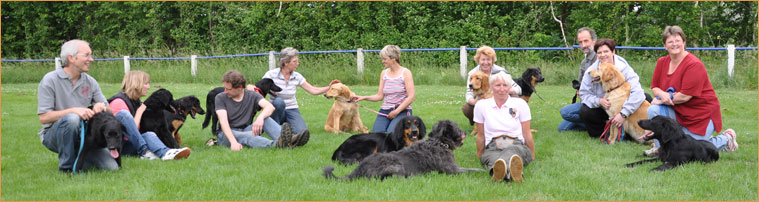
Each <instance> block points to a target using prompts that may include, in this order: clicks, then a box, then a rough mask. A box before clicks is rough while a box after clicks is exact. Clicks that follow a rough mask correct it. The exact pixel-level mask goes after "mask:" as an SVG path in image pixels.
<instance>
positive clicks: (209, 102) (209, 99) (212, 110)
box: [203, 87, 224, 129]
mask: <svg viewBox="0 0 759 202" xmlns="http://www.w3.org/2000/svg"><path fill="white" fill-rule="evenodd" d="M223 91H224V88H223V87H217V88H214V89H213V90H211V91H209V92H208V95H206V111H208V113H207V114H206V118H205V119H204V120H203V129H205V128H206V127H208V124H210V123H211V121H216V120H211V118H214V119H215V118H216V104H215V103H216V102H215V99H216V95H217V94H219V93H221V92H223Z"/></svg>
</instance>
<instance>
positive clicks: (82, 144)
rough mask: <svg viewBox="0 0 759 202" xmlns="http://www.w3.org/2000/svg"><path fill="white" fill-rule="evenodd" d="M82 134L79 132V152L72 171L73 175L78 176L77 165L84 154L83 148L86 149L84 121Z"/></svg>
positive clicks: (81, 129) (81, 128)
mask: <svg viewBox="0 0 759 202" xmlns="http://www.w3.org/2000/svg"><path fill="white" fill-rule="evenodd" d="M80 125H81V127H80V129H79V130H80V132H79V152H77V154H76V159H74V169H73V170H71V173H73V174H76V164H77V162H78V161H79V155H81V154H82V148H84V120H82V122H81V124H80Z"/></svg>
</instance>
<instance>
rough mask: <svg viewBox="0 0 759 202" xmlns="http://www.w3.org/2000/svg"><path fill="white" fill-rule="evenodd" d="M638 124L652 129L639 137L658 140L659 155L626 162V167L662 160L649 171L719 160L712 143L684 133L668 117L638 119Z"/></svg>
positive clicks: (679, 126)
mask: <svg viewBox="0 0 759 202" xmlns="http://www.w3.org/2000/svg"><path fill="white" fill-rule="evenodd" d="M638 125H640V127H642V128H643V129H646V130H651V131H653V133H650V134H648V135H646V136H642V137H641V139H644V140H652V139H657V140H659V143H661V147H660V148H659V156H658V157H656V158H653V159H646V160H641V161H638V162H634V163H628V164H627V165H626V166H627V167H634V166H635V165H640V164H643V163H646V162H654V161H662V162H664V163H663V164H661V165H660V166H659V167H656V168H653V169H651V171H664V170H667V169H671V168H674V167H675V166H679V165H683V164H686V163H690V162H694V161H701V162H704V163H708V162H712V161H717V160H719V152H718V151H717V148H716V147H714V145H713V144H712V143H710V142H707V141H704V140H696V139H693V137H690V136H688V135H686V134H685V133H684V132H683V130H682V126H681V125H680V124H678V123H677V121H675V120H673V119H671V118H669V117H665V116H655V117H654V118H653V119H651V120H640V121H638Z"/></svg>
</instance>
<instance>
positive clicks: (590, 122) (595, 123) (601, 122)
mask: <svg viewBox="0 0 759 202" xmlns="http://www.w3.org/2000/svg"><path fill="white" fill-rule="evenodd" d="M645 96H646V101H648V102H651V100H653V98H652V97H651V95H649V94H648V93H645ZM580 119H582V122H583V123H585V128H587V129H588V136H590V137H601V133H602V132H604V126H606V122H607V121H609V115H608V114H606V110H604V109H603V108H602V107H598V108H590V107H588V106H587V105H584V104H583V105H582V107H580Z"/></svg>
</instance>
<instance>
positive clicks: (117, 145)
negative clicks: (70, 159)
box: [76, 111, 126, 172]
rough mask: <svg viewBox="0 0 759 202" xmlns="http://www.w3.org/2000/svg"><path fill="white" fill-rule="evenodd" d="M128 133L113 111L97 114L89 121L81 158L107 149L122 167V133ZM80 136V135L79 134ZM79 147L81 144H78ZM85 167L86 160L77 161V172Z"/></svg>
mask: <svg viewBox="0 0 759 202" xmlns="http://www.w3.org/2000/svg"><path fill="white" fill-rule="evenodd" d="M124 131H126V128H124V125H122V124H121V121H119V119H117V118H116V117H115V116H113V113H112V112H111V111H102V112H100V113H97V114H95V115H94V116H92V118H90V119H89V120H87V127H86V128H85V135H84V146H82V151H81V154H79V156H80V157H82V156H87V154H88V153H90V152H91V151H93V150H96V149H102V148H107V149H108V150H109V151H110V154H111V157H112V158H114V159H116V163H118V165H119V167H121V156H120V155H119V154H120V153H121V139H122V138H123V137H124V134H123V133H122V132H124ZM77 136H79V134H77ZM76 145H77V147H79V142H77V143H76ZM83 165H84V160H83V159H79V160H78V161H77V165H76V167H77V170H76V172H78V171H80V170H81V168H82V166H83Z"/></svg>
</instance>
